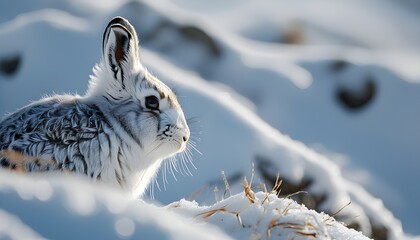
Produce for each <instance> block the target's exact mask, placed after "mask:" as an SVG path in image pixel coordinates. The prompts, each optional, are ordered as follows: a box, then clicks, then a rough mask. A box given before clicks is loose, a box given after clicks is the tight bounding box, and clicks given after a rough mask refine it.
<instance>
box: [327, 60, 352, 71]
mask: <svg viewBox="0 0 420 240" xmlns="http://www.w3.org/2000/svg"><path fill="white" fill-rule="evenodd" d="M348 66H349V63H348V62H346V61H344V60H336V61H334V62H333V63H332V64H331V70H333V71H334V72H339V71H342V70H344V69H345V68H346V67H348Z"/></svg>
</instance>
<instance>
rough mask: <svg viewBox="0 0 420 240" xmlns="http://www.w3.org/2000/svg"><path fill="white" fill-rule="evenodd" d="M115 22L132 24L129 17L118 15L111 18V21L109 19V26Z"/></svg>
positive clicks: (124, 24)
mask: <svg viewBox="0 0 420 240" xmlns="http://www.w3.org/2000/svg"><path fill="white" fill-rule="evenodd" d="M114 24H121V25H123V26H125V27H126V26H128V25H130V23H129V22H128V20H127V19H125V18H123V17H120V16H116V17H114V18H113V19H111V21H109V23H108V26H112V25H114Z"/></svg>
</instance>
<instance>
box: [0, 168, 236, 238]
mask: <svg viewBox="0 0 420 240" xmlns="http://www.w3.org/2000/svg"><path fill="white" fill-rule="evenodd" d="M0 174H1V176H2V177H1V178H0V208H1V211H0V221H1V223H2V224H1V226H0V239H127V238H129V239H230V238H229V237H228V236H226V235H225V234H224V233H223V232H221V231H220V230H218V229H216V227H214V226H211V225H208V224H207V225H204V224H203V223H198V222H196V221H194V220H193V219H192V218H191V217H189V218H182V217H180V216H178V215H177V214H174V213H171V212H169V211H167V210H165V209H162V208H161V207H157V206H155V205H152V204H148V203H145V202H143V201H140V200H139V201H129V200H127V199H129V198H128V196H127V195H125V194H124V193H122V192H119V191H115V190H113V189H108V188H105V187H104V186H95V185H93V184H91V183H89V182H88V181H86V179H81V178H75V177H72V176H63V175H61V176H59V175H57V176H54V175H50V176H49V177H45V176H43V177H40V176H20V175H16V174H11V173H8V172H5V171H0Z"/></svg>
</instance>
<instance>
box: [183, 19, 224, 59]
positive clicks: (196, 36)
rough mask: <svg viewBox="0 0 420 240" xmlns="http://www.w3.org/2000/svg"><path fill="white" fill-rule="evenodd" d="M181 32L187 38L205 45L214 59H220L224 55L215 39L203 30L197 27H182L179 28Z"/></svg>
mask: <svg viewBox="0 0 420 240" xmlns="http://www.w3.org/2000/svg"><path fill="white" fill-rule="evenodd" d="M179 31H180V32H181V33H182V35H184V36H185V37H188V38H190V39H191V40H193V41H197V42H199V43H201V44H203V45H204V46H205V47H206V48H207V49H208V50H209V52H210V53H211V54H212V55H213V56H214V57H220V56H221V55H222V51H221V50H220V48H219V46H218V45H217V44H216V42H215V41H214V39H213V38H211V37H210V36H209V35H208V34H207V33H206V32H205V31H203V30H202V29H200V28H197V27H195V26H182V27H180V28H179Z"/></svg>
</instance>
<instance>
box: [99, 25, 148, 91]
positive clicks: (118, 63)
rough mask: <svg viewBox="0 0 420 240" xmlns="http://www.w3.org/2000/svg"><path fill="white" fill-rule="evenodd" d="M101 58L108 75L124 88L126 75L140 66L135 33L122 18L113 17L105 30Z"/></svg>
mask: <svg viewBox="0 0 420 240" xmlns="http://www.w3.org/2000/svg"><path fill="white" fill-rule="evenodd" d="M102 48H103V55H104V56H103V58H104V61H105V65H106V68H107V70H108V71H109V73H111V74H112V76H113V77H114V78H115V79H116V80H118V81H119V82H120V83H121V84H122V87H123V88H125V85H124V79H125V78H126V77H127V76H126V75H127V74H130V72H131V71H133V70H135V69H137V68H138V67H139V65H140V61H139V50H138V39H137V33H136V31H135V30H134V28H133V26H131V24H130V23H129V22H128V21H127V20H126V19H124V18H121V17H115V18H114V19H112V20H111V21H110V22H109V23H108V26H107V27H106V29H105V32H104V36H103V43H102Z"/></svg>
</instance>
